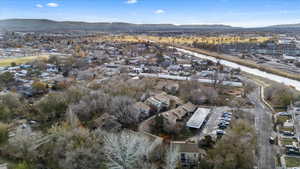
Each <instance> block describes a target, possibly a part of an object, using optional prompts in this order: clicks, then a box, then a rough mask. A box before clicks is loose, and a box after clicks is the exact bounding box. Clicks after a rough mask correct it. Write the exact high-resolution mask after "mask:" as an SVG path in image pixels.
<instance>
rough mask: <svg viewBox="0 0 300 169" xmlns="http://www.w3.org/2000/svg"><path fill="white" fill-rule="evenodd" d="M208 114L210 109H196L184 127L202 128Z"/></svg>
mask: <svg viewBox="0 0 300 169" xmlns="http://www.w3.org/2000/svg"><path fill="white" fill-rule="evenodd" d="M209 112H210V109H206V108H198V109H197V110H196V112H195V113H194V114H193V116H192V117H191V118H190V119H189V121H188V122H187V124H186V125H187V126H188V127H191V128H197V129H199V128H200V127H201V126H202V124H203V122H204V120H205V119H206V117H207V116H208V114H209Z"/></svg>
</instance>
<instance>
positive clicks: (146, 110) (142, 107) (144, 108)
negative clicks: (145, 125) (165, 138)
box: [134, 102, 151, 119]
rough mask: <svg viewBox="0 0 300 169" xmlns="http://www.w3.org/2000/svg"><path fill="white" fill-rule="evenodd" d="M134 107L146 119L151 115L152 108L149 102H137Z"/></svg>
mask: <svg viewBox="0 0 300 169" xmlns="http://www.w3.org/2000/svg"><path fill="white" fill-rule="evenodd" d="M134 107H135V108H136V109H137V110H138V112H139V113H138V114H140V118H141V119H145V118H147V117H149V116H150V110H151V108H150V107H149V106H148V105H147V104H145V103H143V102H137V103H135V104H134Z"/></svg>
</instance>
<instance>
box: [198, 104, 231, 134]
mask: <svg viewBox="0 0 300 169" xmlns="http://www.w3.org/2000/svg"><path fill="white" fill-rule="evenodd" d="M229 110H230V108H229V107H215V108H213V109H212V111H211V114H210V117H209V119H208V121H207V122H206V124H205V126H204V127H203V129H202V130H201V131H200V132H199V134H198V136H197V137H198V138H202V137H204V136H206V135H215V134H216V131H217V130H218V129H219V126H218V124H219V121H220V118H221V117H222V115H223V112H228V111H229Z"/></svg>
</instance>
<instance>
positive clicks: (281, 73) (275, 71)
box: [170, 45, 300, 81]
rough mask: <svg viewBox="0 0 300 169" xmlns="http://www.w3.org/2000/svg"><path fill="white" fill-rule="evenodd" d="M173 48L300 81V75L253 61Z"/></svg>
mask: <svg viewBox="0 0 300 169" xmlns="http://www.w3.org/2000/svg"><path fill="white" fill-rule="evenodd" d="M170 46H173V47H175V48H181V49H185V50H189V51H192V52H195V53H199V54H203V55H208V56H211V57H214V58H216V59H222V60H226V61H229V62H234V63H237V64H240V65H243V66H247V67H250V68H255V69H258V70H261V71H263V72H267V73H272V74H275V75H278V76H282V77H286V78H289V79H293V80H297V81H300V75H297V74H291V73H288V72H284V71H282V70H278V69H274V68H272V67H268V66H265V65H264V66H261V65H258V64H257V63H255V62H253V61H251V60H243V59H239V58H236V57H233V56H228V55H223V54H219V53H215V52H210V51H207V50H203V49H197V48H191V47H186V46H180V45H170Z"/></svg>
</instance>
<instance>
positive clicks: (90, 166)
mask: <svg viewBox="0 0 300 169" xmlns="http://www.w3.org/2000/svg"><path fill="white" fill-rule="evenodd" d="M65 157H66V158H65V160H63V162H62V164H61V166H62V167H63V168H64V169H103V168H105V165H104V164H103V163H102V162H101V159H99V158H98V157H97V155H95V153H94V152H93V150H92V149H90V148H77V149H74V150H71V151H69V152H67V153H66V155H65Z"/></svg>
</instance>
